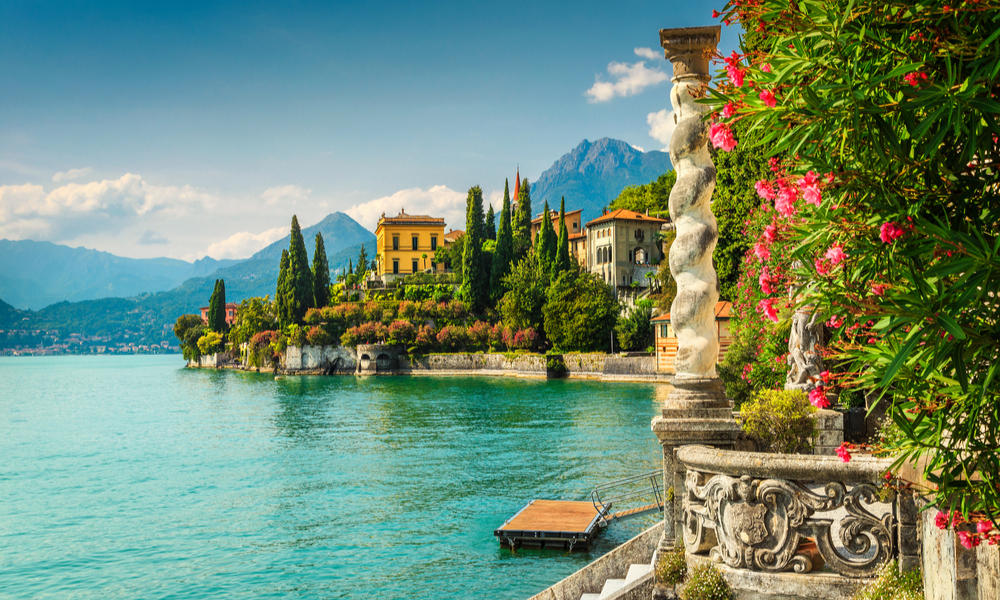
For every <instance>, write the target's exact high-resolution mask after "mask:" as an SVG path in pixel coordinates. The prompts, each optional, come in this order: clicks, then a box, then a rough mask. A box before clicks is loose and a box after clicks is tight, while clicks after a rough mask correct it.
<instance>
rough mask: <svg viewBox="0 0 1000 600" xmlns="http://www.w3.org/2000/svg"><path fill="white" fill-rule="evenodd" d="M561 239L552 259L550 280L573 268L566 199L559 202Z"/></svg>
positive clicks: (559, 238)
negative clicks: (570, 254) (567, 226)
mask: <svg viewBox="0 0 1000 600" xmlns="http://www.w3.org/2000/svg"><path fill="white" fill-rule="evenodd" d="M558 233H559V237H558V238H557V240H556V252H555V257H554V258H553V259H552V269H551V271H550V276H549V277H550V279H555V278H557V277H559V275H561V274H562V273H563V272H565V271H566V270H568V269H569V268H570V266H571V264H570V256H569V230H567V229H566V198H565V197H563V198H562V199H560V200H559V232H558Z"/></svg>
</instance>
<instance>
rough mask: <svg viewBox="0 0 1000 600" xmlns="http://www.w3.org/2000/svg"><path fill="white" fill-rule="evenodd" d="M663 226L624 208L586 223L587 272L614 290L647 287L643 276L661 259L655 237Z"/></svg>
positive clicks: (648, 281) (646, 280)
mask: <svg viewBox="0 0 1000 600" xmlns="http://www.w3.org/2000/svg"><path fill="white" fill-rule="evenodd" d="M667 223H669V221H667V220H666V219H659V218H656V217H651V216H649V215H644V214H642V213H637V212H633V211H631V210H626V209H624V208H621V209H618V210H615V211H612V212H606V213H604V214H603V215H601V216H600V217H598V218H596V219H594V220H593V221H591V222H589V223H587V231H586V239H587V242H586V243H585V244H584V247H585V248H586V253H587V261H586V265H587V270H589V271H590V272H591V273H595V274H596V275H598V276H599V277H601V278H602V279H604V281H606V282H607V283H608V284H609V285H611V286H614V287H615V288H616V289H617V288H620V287H632V286H633V284H635V286H637V287H641V288H645V287H649V284H650V280H649V279H648V278H647V277H646V274H647V273H653V274H654V275H655V274H656V269H657V267H656V265H658V264H659V262H660V261H661V260H662V259H663V253H662V252H661V250H660V244H659V243H658V242H657V238H656V234H657V232H658V231H660V229H661V228H662V227H663V226H664V225H666V224H667Z"/></svg>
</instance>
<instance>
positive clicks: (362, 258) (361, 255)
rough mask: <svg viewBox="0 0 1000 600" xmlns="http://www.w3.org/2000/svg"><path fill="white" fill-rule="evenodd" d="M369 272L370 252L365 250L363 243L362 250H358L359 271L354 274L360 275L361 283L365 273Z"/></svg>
mask: <svg viewBox="0 0 1000 600" xmlns="http://www.w3.org/2000/svg"><path fill="white" fill-rule="evenodd" d="M367 272H368V253H367V252H365V245H364V244H361V250H360V251H359V252H358V265H357V271H355V272H354V274H355V275H357V276H358V283H360V282H361V281H362V280H363V279H364V278H365V274H366V273H367Z"/></svg>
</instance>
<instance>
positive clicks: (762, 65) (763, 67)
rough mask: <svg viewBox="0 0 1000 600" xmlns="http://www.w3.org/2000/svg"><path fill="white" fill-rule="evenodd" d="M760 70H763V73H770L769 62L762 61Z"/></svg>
mask: <svg viewBox="0 0 1000 600" xmlns="http://www.w3.org/2000/svg"><path fill="white" fill-rule="evenodd" d="M760 70H761V71H764V72H765V73H770V72H771V63H763V64H761V65H760Z"/></svg>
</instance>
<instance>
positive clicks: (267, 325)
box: [229, 296, 279, 349]
mask: <svg viewBox="0 0 1000 600" xmlns="http://www.w3.org/2000/svg"><path fill="white" fill-rule="evenodd" d="M278 327H279V325H278V316H277V314H276V312H275V305H274V303H272V302H271V300H270V298H269V297H267V296H264V297H263V298H247V299H245V300H243V302H240V308H239V310H237V311H236V320H235V321H233V327H232V329H230V330H229V342H230V343H231V344H232V345H233V349H238V348H239V347H240V346H242V345H243V344H246V343H249V342H250V339H251V338H253V336H255V335H257V334H258V333H260V332H262V331H274V330H276V329H278Z"/></svg>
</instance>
